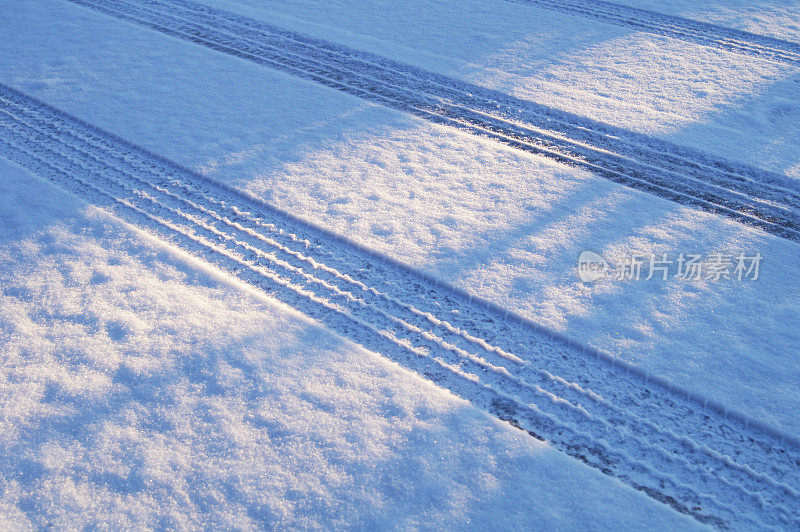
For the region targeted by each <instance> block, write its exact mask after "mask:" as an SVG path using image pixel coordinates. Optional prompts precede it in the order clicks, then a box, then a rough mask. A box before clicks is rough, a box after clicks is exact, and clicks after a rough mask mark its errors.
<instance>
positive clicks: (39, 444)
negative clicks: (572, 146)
mask: <svg viewBox="0 0 800 532" xmlns="http://www.w3.org/2000/svg"><path fill="white" fill-rule="evenodd" d="M206 3H207V4H209V5H216V6H219V7H221V8H224V9H228V10H231V11H235V12H237V13H241V14H243V15H246V16H249V17H252V18H255V19H260V20H264V21H266V22H269V23H272V24H276V25H280V26H284V27H287V28H291V29H293V30H295V31H299V32H301V33H304V34H307V35H313V36H316V37H320V38H324V39H328V40H331V41H335V42H339V43H342V44H345V45H347V46H350V47H352V48H356V49H362V50H369V51H370V52H373V53H377V54H380V55H382V56H385V57H388V58H392V59H395V60H398V61H402V62H404V63H408V64H413V65H416V66H419V67H422V68H425V69H428V70H431V71H435V72H439V73H442V74H446V75H449V76H453V77H457V78H460V79H465V80H468V81H471V82H473V83H477V84H480V85H483V86H486V87H489V88H494V89H499V90H502V91H504V92H507V93H509V94H513V95H515V96H517V97H519V98H523V99H527V100H530V101H534V102H537V103H542V104H545V105H548V106H551V107H553V108H556V109H560V110H564V111H569V112H573V113H576V114H580V115H583V116H586V117H589V118H593V119H596V120H601V121H604V122H607V123H610V124H613V125H616V126H620V127H623V128H626V129H629V130H631V131H635V132H640V133H646V134H650V135H653V136H656V137H659V138H662V139H665V140H669V141H673V142H676V143H679V144H683V145H687V146H690V147H694V148H698V149H702V150H705V151H707V152H710V153H713V154H715V155H718V156H721V157H724V158H727V159H731V160H738V161H741V162H744V163H748V164H751V165H754V166H757V167H760V168H763V169H767V170H770V171H774V172H777V173H780V174H783V175H785V176H787V177H789V178H792V179H800V134H798V133H800V129H798V128H799V127H800V126H798V124H799V123H800V99H798V93H800V68H798V67H796V66H792V65H787V64H781V63H776V62H770V61H767V60H763V59H758V58H755V57H752V56H748V55H741V54H735V53H730V52H725V51H721V50H717V49H713V48H708V47H704V46H701V45H698V44H691V43H687V42H684V41H680V40H676V39H670V38H666V37H658V36H653V35H649V34H645V33H642V32H637V31H634V30H633V29H631V28H626V27H622V26H615V25H611V24H606V23H602V22H598V21H596V20H588V19H586V18H582V17H579V16H576V15H568V14H564V13H559V12H554V11H551V10H546V9H542V8H540V7H536V6H532V5H528V4H525V3H511V2H502V1H499V0H469V1H465V2H451V1H444V0H441V1H435V0H425V1H423V0H415V1H409V2H379V3H377V4H376V3H369V4H366V3H362V2H353V1H346V0H325V1H323V2H315V3H308V2H302V1H287V2H270V1H259V2H255V1H234V0H216V1H214V2H212V1H210V0H206ZM626 3H628V4H630V5H638V6H642V7H646V8H652V9H658V10H660V11H662V12H669V13H673V14H679V15H683V16H689V17H693V18H696V19H700V20H708V21H713V22H715V23H718V24H725V25H728V26H730V27H738V28H741V29H745V30H749V31H757V32H759V33H762V34H770V35H775V36H777V37H781V38H784V39H789V40H794V41H800V28H798V25H797V22H796V21H797V7H796V6H795V5H794V4H793V3H791V2H787V3H786V4H785V6H784V5H783V4H779V3H769V5H767V3H763V4H764V5H763V6H761V5H760V4H761V3H758V5H755V4H754V3H752V2H736V3H731V2H712V1H707V2H692V3H688V2H642V3H640V2H626ZM656 4H657V5H656ZM762 7H763V9H762ZM765 13H770V15H769V17H768V16H767V15H765ZM787 21H788V22H787ZM0 25H2V35H3V38H2V39H0V82H2V83H4V84H7V85H9V86H12V87H14V88H17V89H19V90H21V91H23V92H25V93H27V94H29V95H31V96H34V97H36V98H39V99H41V100H43V101H45V102H47V103H49V104H52V105H54V106H55V107H58V108H60V109H63V110H64V111H66V112H68V113H70V114H72V115H74V116H77V117H79V118H81V119H83V120H85V121H87V122H89V123H91V124H95V125H97V126H99V127H101V128H103V129H105V130H107V131H110V132H112V133H115V134H117V135H119V136H121V137H123V138H125V139H127V140H129V141H131V142H134V143H136V144H138V145H141V146H143V147H145V148H147V149H149V150H151V151H153V152H155V153H158V154H160V155H163V156H165V157H167V158H169V159H172V160H174V161H177V162H178V163H180V164H183V165H185V166H188V167H191V168H194V169H196V170H197V171H199V172H201V173H203V174H206V175H208V176H211V177H213V178H215V179H217V180H220V181H224V182H227V183H229V184H231V185H234V186H236V187H239V188H241V189H243V190H246V191H249V192H251V193H253V194H254V195H256V196H258V197H259V198H261V199H263V200H265V201H266V202H268V203H270V204H272V205H275V206H277V207H278V208H281V209H284V210H286V211H288V212H291V213H293V214H295V215H297V216H299V217H301V218H304V219H307V220H310V221H313V222H314V223H317V224H319V225H322V226H325V227H327V228H329V229H331V230H333V231H335V232H337V233H339V234H342V235H347V236H348V237H350V238H352V239H354V240H356V241H357V242H359V243H361V244H363V245H364V246H367V247H369V248H372V249H375V250H377V251H380V252H382V253H385V254H387V255H389V256H391V257H393V258H395V259H397V260H399V261H401V262H404V263H406V264H409V265H411V266H413V267H415V268H417V269H419V270H422V271H424V272H427V273H429V274H432V275H434V276H436V277H438V278H440V279H443V280H444V281H446V282H448V283H451V284H453V285H456V286H458V287H460V288H463V289H465V290H467V291H469V292H471V293H474V294H476V295H480V296H482V297H484V298H486V299H488V300H491V301H493V302H496V303H498V304H499V305H501V306H503V307H506V308H509V309H512V310H514V311H516V312H518V313H520V314H522V315H523V316H525V317H528V318H530V319H531V320H533V321H535V322H537V323H539V324H541V325H543V326H545V327H548V328H550V329H553V330H556V331H558V332H561V333H563V334H564V335H566V336H568V337H570V338H572V339H574V340H576V341H577V342H579V343H582V344H585V345H590V346H593V347H597V348H601V349H604V350H607V351H608V352H610V353H611V354H612V355H614V356H617V357H619V358H621V359H623V360H625V361H628V362H632V363H634V364H636V365H639V366H641V367H643V368H645V369H646V370H647V371H648V372H649V373H650V374H653V375H658V376H661V377H664V378H666V379H667V380H669V381H670V382H672V383H674V384H677V385H680V386H682V387H684V388H687V389H689V390H692V391H696V392H698V393H701V394H703V395H704V396H706V397H710V398H712V399H714V400H717V401H719V402H720V403H722V404H724V405H726V406H727V407H729V408H731V409H733V410H736V411H740V412H742V413H745V414H747V415H749V416H752V417H754V418H760V419H763V420H764V421H766V422H767V423H768V424H770V425H772V426H774V427H776V428H777V429H778V430H780V431H783V432H786V433H789V434H796V433H797V432H798V430H800V407H799V406H800V405H798V400H797V397H798V392H800V389H799V388H800V363H798V354H799V353H798V348H797V346H798V345H800V344H799V342H800V328H798V327H797V326H796V324H797V322H798V317H799V316H800V282H798V278H800V264H798V261H797V258H798V249H800V248H798V244H796V243H794V242H790V241H788V240H784V239H780V238H778V237H775V236H771V235H768V234H766V233H763V232H761V231H758V230H755V229H751V228H748V227H745V226H743V225H741V224H738V223H736V222H734V221H731V220H729V219H726V218H722V217H719V216H716V215H712V214H709V213H704V212H699V211H697V210H694V209H691V208H689V207H686V206H682V205H678V204H676V203H672V202H669V201H667V200H664V199H660V198H656V197H654V196H650V195H647V194H644V193H641V192H638V191H635V190H632V189H629V188H626V187H623V186H620V185H617V184H614V183H611V182H609V181H606V180H604V179H602V178H600V177H597V176H595V175H593V174H591V173H589V172H586V171H583V170H578V169H575V168H571V167H567V166H563V165H559V164H557V163H555V162H552V161H549V160H547V159H543V158H539V157H535V156H532V155H529V154H525V153H523V152H520V151H517V150H513V149H511V148H507V147H503V146H501V145H499V144H497V143H494V142H491V141H488V140H482V139H479V138H477V137H474V136H470V135H467V134H465V133H460V132H457V131H456V130H453V129H448V128H445V127H442V126H437V125H432V124H430V123H428V122H425V121H423V120H421V119H418V118H415V117H412V116H409V115H405V114H403V113H401V112H399V111H395V110H391V109H388V108H383V107H379V106H376V105H374V104H371V103H366V102H365V101H363V100H360V99H358V98H355V97H352V96H349V95H346V94H343V93H341V92H337V91H334V90H332V89H329V88H326V87H323V86H320V85H317V84H314V83H311V82H307V81H302V80H299V79H298V78H295V77H292V76H289V75H286V74H282V73H279V72H276V71H273V70H270V69H267V68H263V67H261V66H259V65H255V64H253V63H250V62H246V61H243V60H240V59H237V58H234V57H231V56H228V55H224V54H220V53H218V52H214V51H211V50H209V49H206V48H203V47H200V46H197V45H195V44H192V43H188V42H186V41H182V40H178V39H174V38H171V37H167V36H164V35H162V34H159V33H156V32H154V31H152V30H149V29H145V28H142V27H140V26H136V25H133V24H130V23H127V22H121V21H119V20H116V19H113V18H110V17H107V16H104V15H101V14H98V13H96V12H94V11H91V10H88V9H85V8H82V7H79V6H76V5H74V4H72V3H70V2H67V1H63V0H54V1H45V0H36V1H24V2H23V1H12V2H10V7H9V6H7V7H6V9H5V12H4V16H3V17H2V18H0ZM0 155H2V154H0ZM0 187H2V194H0V198H2V199H0V201H2V202H4V204H3V205H2V208H3V210H2V212H3V216H2V218H0V224H2V225H1V226H0V227H1V228H2V230H3V234H2V241H0V245H1V247H0V250H1V251H0V260H2V263H3V264H2V268H0V271H2V273H1V274H0V279H2V283H1V284H0V286H2V300H0V335H1V336H0V338H2V341H3V350H2V361H3V363H2V365H0V367H1V368H2V383H3V385H2V394H3V398H2V408H3V416H2V418H1V419H2V423H3V429H2V435H0V441H2V451H1V452H2V457H1V458H2V459H1V460H0V463H1V464H2V466H0V467H1V469H0V497H2V499H0V500H1V501H2V502H0V504H2V506H0V510H2V511H0V515H2V516H3V518H5V519H7V520H8V522H9V523H10V524H19V525H24V524H25V523H28V522H30V524H33V525H34V526H43V525H47V524H48V523H52V524H56V525H57V524H62V525H67V524H70V525H74V526H79V525H80V524H81V523H80V522H77V521H75V519H78V518H79V519H84V520H86V521H85V522H86V523H93V524H98V523H108V525H109V526H112V527H113V526H114V525H117V524H119V525H136V524H144V525H151V526H169V525H170V523H174V524H176V525H178V526H180V525H181V524H184V525H185V526H226V527H228V526H233V527H247V526H263V525H298V526H304V525H310V526H315V525H316V526H329V525H345V524H350V525H356V526H363V527H369V526H374V525H388V524H396V525H400V526H403V525H418V526H428V525H433V526H436V525H441V526H448V527H461V526H463V525H466V524H468V523H472V524H477V525H486V526H488V525H494V526H503V527H507V528H512V527H515V526H519V525H527V526H536V527H550V526H553V527H559V528H584V527H585V528H617V527H620V526H625V527H628V526H658V527H663V528H674V527H682V528H683V527H690V526H693V525H695V523H694V522H693V521H690V520H688V519H686V518H684V517H683V516H681V515H680V514H678V513H676V512H674V511H672V510H671V509H669V508H668V507H667V506H662V505H660V504H659V503H656V502H655V501H653V500H652V499H650V498H648V497H646V496H645V495H643V494H641V493H639V492H636V491H634V490H632V489H630V488H628V487H627V486H625V485H623V484H621V483H620V482H618V481H616V480H613V479H611V478H609V477H606V476H603V475H602V474H600V473H599V472H597V471H596V470H594V469H590V468H588V467H586V466H584V465H583V464H580V463H579V462H577V461H574V460H572V459H569V458H567V457H565V456H564V455H562V454H561V453H559V452H556V451H554V450H553V449H552V448H550V447H548V446H546V445H544V444H541V443H538V442H536V441H534V440H532V439H531V438H529V437H528V436H527V435H525V434H523V433H521V432H519V431H517V430H516V429H513V428H511V427H510V426H508V425H505V424H502V423H500V422H498V421H496V420H495V419H494V418H492V417H491V416H489V415H487V414H485V413H483V412H482V411H479V410H477V409H476V408H474V407H472V406H470V405H469V404H468V403H466V402H464V401H462V400H460V399H456V398H454V397H453V396H452V395H450V394H449V393H447V392H445V391H442V390H441V389H438V388H436V387H435V386H433V385H432V384H430V383H429V382H428V381H426V380H425V379H423V378H421V377H419V376H417V375H415V374H413V373H410V372H407V371H403V370H401V369H399V368H397V367H395V366H394V365H392V364H390V363H389V362H387V361H385V360H384V359H383V358H382V357H381V356H379V354H375V353H370V352H368V351H365V350H364V349H362V348H360V347H358V346H356V345H354V344H352V343H350V342H348V341H346V340H343V339H341V338H339V337H337V336H335V335H333V334H332V333H330V332H328V331H326V330H325V329H324V328H322V327H321V326H319V325H316V324H314V323H312V322H311V321H310V320H308V319H307V318H305V317H303V316H302V315H300V314H298V313H297V312H295V311H293V310H291V309H288V308H286V307H284V306H281V305H279V304H277V303H275V302H273V301H272V300H269V299H266V298H264V297H263V296H259V295H258V294H257V293H255V292H254V291H252V290H249V289H247V288H246V287H244V286H243V285H240V284H237V283H236V282H234V281H232V280H231V279H227V278H224V277H221V276H220V275H221V274H218V273H214V272H213V271H211V270H209V269H207V268H205V269H204V267H203V266H202V265H201V264H199V263H198V262H196V261H193V260H190V259H187V258H186V257H185V256H182V255H181V254H180V252H178V251H177V250H175V249H173V248H168V247H164V246H163V245H162V244H158V243H156V242H155V241H153V240H152V239H151V238H150V237H148V236H147V235H145V234H144V233H141V232H138V231H135V230H132V229H131V228H129V227H127V226H124V225H122V224H121V223H119V222H117V221H115V220H114V219H112V218H111V217H109V216H108V215H107V214H104V213H102V212H100V211H99V210H97V209H93V208H91V207H89V206H87V205H86V204H84V203H82V202H80V201H78V200H76V199H74V198H72V197H70V196H68V195H67V194H65V193H64V192H61V191H59V189H57V188H55V187H53V186H51V185H49V184H47V183H45V182H44V181H41V180H39V179H38V178H36V177H34V176H32V175H31V174H29V173H28V172H27V171H24V170H22V169H20V168H18V167H16V166H14V165H11V164H6V163H3V164H2V166H0ZM583 250H592V251H596V252H599V253H601V254H603V255H604V256H607V257H618V256H622V255H625V254H629V253H651V252H656V253H670V254H677V253H679V252H687V253H700V254H703V255H707V254H709V253H712V252H715V251H721V252H738V251H743V252H746V253H760V254H761V255H762V256H763V264H762V270H761V276H760V278H759V279H758V280H757V281H745V282H735V281H722V282H710V281H697V282H678V281H669V282H657V281H647V282H645V281H639V282H633V281H632V282H616V281H613V280H606V281H600V282H597V283H594V284H586V283H583V282H581V281H580V279H579V278H578V277H577V275H576V269H575V266H576V263H577V258H578V255H579V254H580V253H581V251H583Z"/></svg>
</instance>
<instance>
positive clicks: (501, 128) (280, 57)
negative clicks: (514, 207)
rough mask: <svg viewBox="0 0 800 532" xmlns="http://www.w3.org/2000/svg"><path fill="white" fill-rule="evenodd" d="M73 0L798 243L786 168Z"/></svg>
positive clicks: (411, 74)
mask: <svg viewBox="0 0 800 532" xmlns="http://www.w3.org/2000/svg"><path fill="white" fill-rule="evenodd" d="M70 1H73V2H75V3H78V4H81V5H85V6H87V7H90V8H93V9H96V10H98V11H101V12H103V13H106V14H109V15H111V16H114V17H117V18H121V19H123V20H128V21H131V22H135V23H137V24H141V25H144V26H147V27H150V28H152V29H155V30H157V31H160V32H162V33H166V34H168V35H171V36H173V37H177V38H180V39H184V40H189V41H191V42H194V43H197V44H201V45H203V46H206V47H209V48H211V49H214V50H217V51H220V52H223V53H227V54H231V55H234V56H236V57H240V58H243V59H246V60H249V61H253V62H256V63H258V64H261V65H264V66H268V67H271V68H275V69H278V70H281V71H284V72H287V73H290V74H293V75H296V76H298V77H302V78H304V79H308V80H312V81H315V82H317V83H321V84H323V85H325V86H328V87H331V88H335V89H337V90H340V91H343V92H346V93H348V94H352V95H355V96H358V97H360V98H364V99H366V100H369V101H373V102H376V103H380V104H381V105H385V106H389V107H393V108H395V109H399V110H402V111H405V112H408V113H411V114H414V115H416V116H418V117H420V118H423V119H425V120H429V121H431V122H433V123H436V124H442V125H447V126H451V127H455V128H458V129H460V130H462V131H466V132H469V133H473V134H477V135H480V136H483V137H488V138H491V139H493V140H496V141H499V142H501V143H504V144H506V145H508V146H512V147H514V148H517V149H520V150H524V151H527V152H529V153H534V154H537V155H542V156H545V157H548V158H551V159H554V160H556V161H559V162H562V163H565V164H569V165H574V166H578V167H581V168H585V169H587V170H590V171H592V172H594V173H596V174H597V175H600V176H603V177H605V178H607V179H610V180H612V181H615V182H617V183H620V184H623V185H626V186H630V187H632V188H636V189H639V190H644V191H647V192H650V193H652V194H655V195H658V196H661V197H663V198H667V199H670V200H672V201H676V202H679V203H682V204H686V205H691V206H694V207H698V208H701V209H704V210H707V211H710V212H714V213H717V214H721V215H725V216H728V217H731V218H733V219H736V220H738V221H740V222H742V223H745V224H748V225H751V226H754V227H758V228H761V229H763V230H765V231H768V232H770V233H772V234H775V235H778V236H781V237H784V238H788V239H791V240H794V241H797V242H800V187H798V185H797V183H795V182H792V181H791V180H790V179H788V178H786V177H785V176H781V175H778V174H774V173H770V172H767V171H764V170H760V169H757V168H753V167H750V166H747V165H744V164H739V163H733V162H730V161H725V160H722V159H720V158H717V157H714V156H711V155H709V154H705V153H702V152H699V151H696V150H692V149H689V148H686V147H681V146H677V145H674V144H671V143H668V142H665V141H660V140H658V139H654V138H650V137H647V136H645V135H639V134H636V133H633V132H631V131H626V130H623V129H621V128H615V127H612V126H609V125H606V124H602V123H598V122H595V121H591V120H588V119H586V118H582V117H579V116H576V115H572V114H570V113H565V112H562V111H558V110H556V109H552V108H548V107H546V106H542V105H538V104H534V103H531V102H526V101H523V100H519V99H516V98H513V97H511V96H508V95H505V94H503V93H500V92H498V91H493V90H490V89H486V88H483V87H479V86H476V85H472V84H469V83H466V82H463V81H459V80H456V79H452V78H448V77H446V76H441V75H438V74H434V73H431V72H426V71H424V70H421V69H418V68H415V67H411V66H408V65H403V64H401V63H397V62H394V61H390V60H387V59H385V58H381V57H379V56H375V55H373V54H368V53H365V52H360V51H356V50H352V49H349V48H346V47H343V46H340V45H335V44H333V43H328V42H325V41H321V40H318V39H314V38H310V37H307V36H303V35H301V34H298V33H295V32H290V31H287V30H283V29H280V28H277V27H274V26H270V25H268V24H265V23H262V22H258V21H254V20H251V19H247V18H245V17H241V16H238V15H235V14H232V13H228V12H224V11H220V10H217V9H213V8H210V7H208V6H204V5H202V4H197V3H194V2H190V1H188V0H176V1H174V2H165V1H163V0H145V1H144V2H140V3H136V4H133V3H130V2H128V1H127V0H70Z"/></svg>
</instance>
